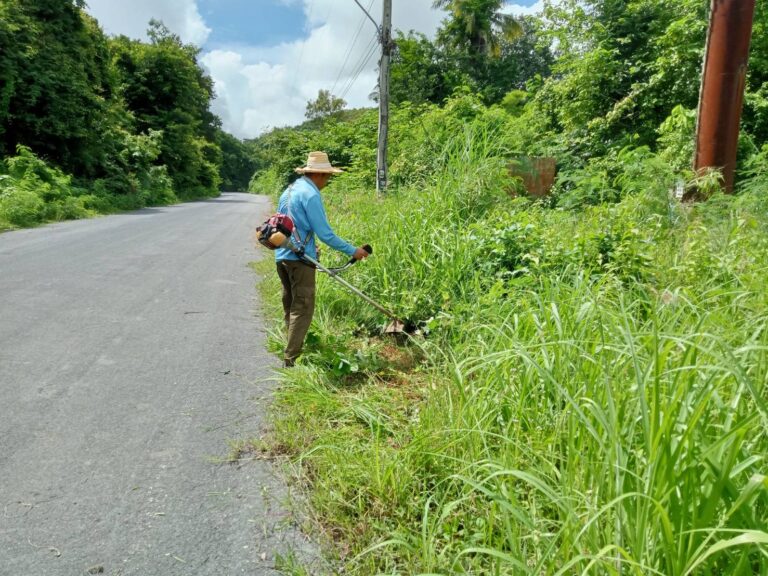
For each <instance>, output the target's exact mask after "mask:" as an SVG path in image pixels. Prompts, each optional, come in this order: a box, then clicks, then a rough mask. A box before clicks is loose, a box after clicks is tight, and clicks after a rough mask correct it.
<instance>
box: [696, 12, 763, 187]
mask: <svg viewBox="0 0 768 576" xmlns="http://www.w3.org/2000/svg"><path fill="white" fill-rule="evenodd" d="M754 13H755V0H712V11H711V16H710V21H709V33H708V36H707V51H706V55H705V57H704V74H703V77H702V81H701V94H700V98H699V116H698V122H697V127H696V155H695V159H694V170H695V171H696V173H697V174H698V173H701V172H702V171H703V170H705V169H707V168H719V169H722V171H723V178H724V184H725V189H726V192H728V193H729V194H730V193H732V192H733V184H734V172H735V170H736V150H737V146H738V141H739V123H740V121H741V108H742V104H743V100H744V87H745V84H746V77H747V61H748V60H749V42H750V38H751V36H752V22H753V19H754ZM692 196H695V192H694V193H693V195H692ZM688 199H693V198H691V197H689V198H688Z"/></svg>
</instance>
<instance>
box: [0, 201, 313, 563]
mask: <svg viewBox="0 0 768 576" xmlns="http://www.w3.org/2000/svg"><path fill="white" fill-rule="evenodd" d="M268 211H269V203H268V201H267V199H266V198H263V197H257V196H252V195H247V194H224V195H223V196H222V197H220V198H217V199H214V200H210V201H206V202H195V203H189V204H182V205H177V206H171V207H164V208H152V209H145V210H141V211H138V212H132V213H128V214H122V215H117V216H108V217H104V218H98V219H94V220H84V221H76V222H64V223H60V224H54V225H50V226H46V227H43V228H38V229H31V230H20V231H14V232H10V233H5V234H0V575H2V576H6V575H7V576H56V575H66V576H77V575H80V574H88V573H92V574H106V575H110V574H112V575H122V576H129V575H136V576H154V575H162V576H169V575H194V576H202V575H209V574H210V575H217V576H219V575H221V576H229V575H237V574H249V575H261V574H276V573H277V572H275V570H274V569H273V566H274V559H275V554H276V553H279V552H282V553H286V552H288V551H289V550H291V549H294V550H296V551H297V553H298V555H299V556H302V555H307V554H310V555H311V554H313V552H312V547H311V546H310V545H308V544H307V543H306V542H305V540H304V538H303V537H302V536H301V535H300V534H299V533H298V531H296V530H295V528H294V527H293V524H292V522H291V519H290V515H289V514H288V513H287V512H286V509H285V504H284V503H285V500H286V498H285V495H286V491H287V489H286V488H285V487H284V486H283V485H282V484H281V482H280V481H279V480H278V475H277V474H276V473H275V471H274V469H272V468H271V465H270V464H269V463H267V462H265V461H262V460H253V461H249V462H241V463H239V464H230V463H224V462H223V459H225V458H226V457H227V455H228V454H229V452H230V445H229V441H230V440H233V439H242V438H249V437H253V436H255V435H258V434H259V432H260V431H261V430H262V429H263V426H264V424H263V417H264V412H265V406H266V405H267V403H268V402H269V395H270V388H271V386H273V384H272V382H271V381H270V380H269V379H270V378H271V377H272V376H273V372H272V368H273V367H274V366H276V359H275V358H274V357H272V356H270V355H268V354H267V353H266V351H265V349H264V342H265V335H264V329H263V323H262V322H261V321H260V320H259V317H258V302H257V292H256V288H255V280H256V276H255V275H254V273H253V271H252V270H251V269H250V268H249V267H248V263H249V262H250V261H253V260H256V259H257V258H259V257H260V256H263V255H262V254H260V253H259V251H257V249H256V248H254V247H253V244H252V240H251V238H252V231H253V227H254V225H255V224H256V223H258V222H260V221H261V219H262V217H263V216H264V215H265V214H266V213H267V212H268Z"/></svg>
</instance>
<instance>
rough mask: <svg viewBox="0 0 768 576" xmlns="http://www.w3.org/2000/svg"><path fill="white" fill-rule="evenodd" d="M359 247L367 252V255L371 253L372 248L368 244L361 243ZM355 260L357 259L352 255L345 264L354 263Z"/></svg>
mask: <svg viewBox="0 0 768 576" xmlns="http://www.w3.org/2000/svg"><path fill="white" fill-rule="evenodd" d="M360 248H362V249H363V250H365V251H366V252H368V255H369V256H370V255H371V254H373V248H372V247H371V245H370V244H363V245H362V246H360ZM355 262H357V260H355V257H354V256H353V257H352V258H350V259H349V262H347V264H354V263H355Z"/></svg>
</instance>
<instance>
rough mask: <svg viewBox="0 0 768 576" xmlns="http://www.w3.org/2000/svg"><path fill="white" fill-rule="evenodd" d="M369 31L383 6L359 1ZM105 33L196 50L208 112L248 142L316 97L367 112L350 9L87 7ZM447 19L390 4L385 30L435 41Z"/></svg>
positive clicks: (420, 0)
mask: <svg viewBox="0 0 768 576" xmlns="http://www.w3.org/2000/svg"><path fill="white" fill-rule="evenodd" d="M359 2H360V4H362V5H363V6H365V7H366V8H367V9H368V13H369V14H370V15H371V16H372V17H373V19H374V20H376V21H377V22H380V21H381V11H382V0H359ZM87 4H88V7H87V11H88V12H89V13H90V14H91V15H93V16H94V17H95V18H96V19H97V20H98V21H99V24H100V25H101V27H102V29H103V30H104V32H106V33H107V34H110V35H118V34H124V35H126V36H129V37H131V38H137V39H141V40H146V39H147V35H146V30H147V27H148V24H149V21H150V20H151V19H153V18H154V19H156V20H161V21H162V22H163V23H164V24H165V25H166V26H167V27H168V28H169V29H170V30H171V32H173V33H175V34H178V35H179V36H180V37H181V39H182V41H183V42H185V43H187V44H195V45H197V46H199V47H200V48H201V54H200V57H199V60H200V64H201V65H202V66H203V67H204V68H205V70H206V72H207V73H208V74H209V75H210V76H211V78H212V79H213V81H214V86H215V91H216V97H215V99H214V101H213V104H212V106H211V108H212V110H213V112H214V113H215V114H216V115H218V116H219V117H220V118H221V120H222V125H223V128H224V130H226V131H227V132H229V133H231V134H233V135H235V136H237V137H238V138H254V137H256V136H258V135H259V134H262V133H264V132H266V131H268V130H270V129H272V128H277V127H282V126H293V125H296V124H300V123H301V122H303V121H304V112H305V110H306V105H307V102H308V101H309V100H313V99H315V98H317V94H318V91H319V90H321V89H322V90H330V91H331V93H332V94H334V95H335V96H340V97H342V98H343V99H344V100H345V101H346V102H347V106H348V107H349V108H359V107H370V106H374V104H373V102H371V100H370V98H369V94H370V93H371V92H372V91H373V90H374V89H375V87H376V81H377V75H378V73H377V70H376V67H377V65H378V53H379V51H378V44H377V42H376V41H375V38H376V28H375V27H374V25H373V23H372V22H371V21H370V20H369V19H368V18H367V17H366V16H365V14H364V12H363V11H362V10H361V9H360V8H359V7H358V6H357V4H356V3H355V1H354V0H131V2H126V1H125V0H87ZM541 5H542V0H511V1H508V2H507V5H506V6H505V8H504V11H505V12H507V13H511V14H532V13H535V12H536V11H538V10H540V9H541ZM445 16H446V13H445V12H442V11H439V10H433V9H432V0H392V25H393V28H395V29H400V30H403V31H409V30H414V31H417V32H421V33H423V34H426V35H427V36H428V37H429V38H434V35H435V32H436V31H437V28H438V26H439V25H440V22H441V21H442V19H443V18H445Z"/></svg>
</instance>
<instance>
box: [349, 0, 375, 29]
mask: <svg viewBox="0 0 768 576" xmlns="http://www.w3.org/2000/svg"><path fill="white" fill-rule="evenodd" d="M355 4H357V5H358V6H360V10H362V11H363V12H365V15H366V16H368V19H369V20H370V21H371V22H373V25H374V26H376V33H377V34H381V26H379V24H378V23H377V22H376V20H374V19H373V16H371V15H370V14H368V10H366V9H365V8H363V5H362V4H360V2H358V1H357V0H355ZM372 5H373V3H371V6H372ZM371 6H368V8H369V9H370V7H371Z"/></svg>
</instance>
